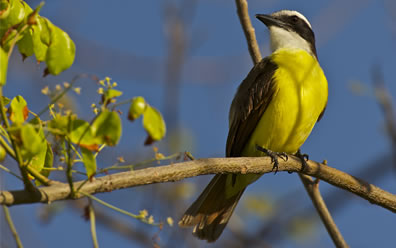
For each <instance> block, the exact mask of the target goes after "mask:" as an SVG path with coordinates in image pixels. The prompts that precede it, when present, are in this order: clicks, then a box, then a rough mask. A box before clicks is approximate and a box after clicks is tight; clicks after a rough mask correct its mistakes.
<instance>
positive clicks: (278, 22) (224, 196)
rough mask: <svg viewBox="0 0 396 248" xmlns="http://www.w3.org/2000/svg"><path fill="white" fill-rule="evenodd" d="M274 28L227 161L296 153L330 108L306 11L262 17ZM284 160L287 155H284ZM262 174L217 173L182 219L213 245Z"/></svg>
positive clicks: (234, 109) (236, 118) (237, 115)
mask: <svg viewBox="0 0 396 248" xmlns="http://www.w3.org/2000/svg"><path fill="white" fill-rule="evenodd" d="M256 18H258V19H259V20H260V21H262V22H263V23H264V24H265V25H266V26H267V27H268V29H269V33H270V40H271V50H272V54H271V55H270V56H268V57H266V58H264V59H263V60H261V61H260V62H259V63H258V64H257V65H255V66H254V67H253V69H252V70H251V71H250V72H249V74H248V75H247V77H246V78H245V80H243V82H242V83H241V84H240V86H239V88H238V91H237V93H236V95H235V97H234V100H233V101H232V104H231V108H230V113H229V123H230V124H229V133H228V138H227V147H226V156H227V157H258V156H270V157H271V158H272V160H273V162H274V169H276V166H277V157H282V156H286V155H285V154H286V153H288V154H296V153H298V152H299V148H300V147H301V145H302V144H303V143H304V142H305V140H306V139H307V138H308V136H309V134H310V133H311V131H312V128H313V127H314V125H315V123H316V122H317V121H319V120H320V118H321V117H322V116H323V113H324V111H325V108H326V105H327V96H328V88H327V80H326V77H325V75H324V73H323V71H322V68H321V67H320V65H319V62H318V60H317V54H316V48H315V36H314V33H313V31H312V28H311V24H310V23H309V21H308V20H307V18H305V17H304V16H303V15H302V14H301V13H299V12H297V11H292V10H281V11H278V12H275V13H272V14H271V15H262V14H260V15H256ZM282 158H283V157H282ZM260 176H261V175H254V174H252V175H240V174H238V175H236V174H229V175H216V176H215V177H214V178H213V179H212V181H211V182H210V183H209V185H208V186H207V187H206V188H205V190H204V191H203V192H202V193H201V195H200V196H199V197H198V199H197V200H196V201H195V202H194V203H193V204H192V205H191V206H190V208H189V209H187V211H186V213H185V214H184V216H183V217H182V218H181V220H180V222H179V225H180V226H195V228H194V231H193V234H194V235H196V236H197V237H198V238H200V239H205V240H207V241H208V242H213V241H215V240H217V239H218V238H219V236H220V235H221V233H222V232H223V230H224V228H225V226H226V225H227V223H228V221H229V219H230V217H231V215H232V213H233V211H234V209H235V206H236V205H237V203H238V201H239V199H240V198H241V195H242V193H243V192H244V191H245V189H246V187H247V186H248V185H249V184H251V183H253V182H254V181H256V180H257V179H258V178H259V177H260Z"/></svg>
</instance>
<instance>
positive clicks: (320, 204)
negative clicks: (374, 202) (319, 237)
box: [299, 173, 349, 247]
mask: <svg viewBox="0 0 396 248" xmlns="http://www.w3.org/2000/svg"><path fill="white" fill-rule="evenodd" d="M299 176H300V179H301V181H302V182H303V184H304V187H305V190H306V191H307V192H308V195H309V197H310V198H311V200H312V202H313V204H314V206H315V208H316V211H317V212H318V214H319V216H320V218H321V219H322V222H323V224H324V225H325V227H326V229H327V232H328V233H329V235H330V237H331V239H332V240H333V242H334V244H335V245H336V247H349V246H348V245H347V243H346V242H345V240H344V237H342V235H341V232H340V230H338V227H337V225H336V224H335V222H334V220H333V218H332V217H331V214H330V212H329V210H328V209H327V206H326V203H325V202H324V200H323V198H322V195H321V194H320V191H319V180H317V181H313V180H312V178H311V177H309V176H307V175H304V174H301V173H300V174H299Z"/></svg>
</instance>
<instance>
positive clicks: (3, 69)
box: [0, 47, 8, 86]
mask: <svg viewBox="0 0 396 248" xmlns="http://www.w3.org/2000/svg"><path fill="white" fill-rule="evenodd" d="M0 61H1V62H0V86H3V85H5V84H6V82H7V68H8V53H7V52H6V51H5V50H4V49H3V48H2V47H0Z"/></svg>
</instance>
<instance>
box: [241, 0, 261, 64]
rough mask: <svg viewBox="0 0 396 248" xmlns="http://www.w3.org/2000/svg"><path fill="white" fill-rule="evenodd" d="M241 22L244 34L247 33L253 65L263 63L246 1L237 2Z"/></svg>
mask: <svg viewBox="0 0 396 248" xmlns="http://www.w3.org/2000/svg"><path fill="white" fill-rule="evenodd" d="M235 3H236V6H237V12H238V16H239V21H240V22H241V25H242V29H243V32H244V33H245V37H246V41H247V45H248V49H249V53H250V56H251V57H252V60H253V63H254V64H257V63H258V62H260V61H261V53H260V48H259V46H258V45H257V41H256V34H255V32H254V28H253V26H252V22H251V21H250V18H249V11H248V4H247V1H246V0H235Z"/></svg>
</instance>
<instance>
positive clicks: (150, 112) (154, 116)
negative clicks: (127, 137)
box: [143, 105, 166, 145]
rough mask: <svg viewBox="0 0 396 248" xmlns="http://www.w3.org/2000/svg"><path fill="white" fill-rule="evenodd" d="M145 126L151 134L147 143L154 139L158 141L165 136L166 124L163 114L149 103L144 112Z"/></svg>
mask: <svg viewBox="0 0 396 248" xmlns="http://www.w3.org/2000/svg"><path fill="white" fill-rule="evenodd" d="M143 127H144V129H146V131H147V133H148V135H149V139H148V140H147V141H146V143H145V144H146V145H149V144H151V143H152V141H158V140H160V139H162V138H163V137H164V136H165V133H166V126H165V122H164V120H163V118H162V115H161V113H160V112H159V111H158V110H157V109H155V108H154V107H151V106H150V105H147V107H146V111H144V113H143ZM150 139H151V140H152V141H150Z"/></svg>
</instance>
